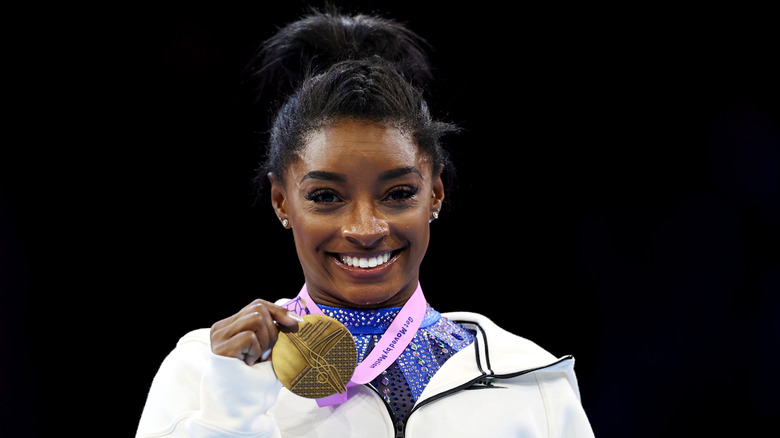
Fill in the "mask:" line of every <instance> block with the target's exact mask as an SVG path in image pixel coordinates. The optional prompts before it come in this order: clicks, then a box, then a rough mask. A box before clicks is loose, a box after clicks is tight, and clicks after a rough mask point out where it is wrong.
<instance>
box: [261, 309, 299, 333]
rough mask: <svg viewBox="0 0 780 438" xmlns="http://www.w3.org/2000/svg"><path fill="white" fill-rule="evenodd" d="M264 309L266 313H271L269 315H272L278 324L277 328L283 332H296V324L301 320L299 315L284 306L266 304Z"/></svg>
mask: <svg viewBox="0 0 780 438" xmlns="http://www.w3.org/2000/svg"><path fill="white" fill-rule="evenodd" d="M266 309H267V310H268V313H269V314H270V315H271V317H273V319H274V321H275V322H276V324H277V325H278V326H279V329H280V330H282V331H284V332H288V333H289V332H297V331H298V324H299V323H301V322H303V318H301V316H300V315H298V314H297V313H295V312H292V311H290V310H287V308H285V307H282V306H277V305H276V304H272V305H270V306H266Z"/></svg>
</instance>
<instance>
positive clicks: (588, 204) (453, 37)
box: [0, 1, 780, 438]
mask: <svg viewBox="0 0 780 438" xmlns="http://www.w3.org/2000/svg"><path fill="white" fill-rule="evenodd" d="M277 3H278V2H277ZM342 4H343V5H345V7H346V9H347V10H355V11H362V12H378V13H379V14H381V15H383V16H386V17H389V18H394V19H397V20H399V21H402V22H405V23H407V24H408V25H409V27H410V28H412V29H413V30H415V31H416V32H418V33H419V34H420V35H421V36H423V37H424V38H425V39H427V41H428V42H429V43H430V44H431V45H432V46H433V48H434V49H435V51H434V52H432V53H431V58H432V60H433V63H434V66H435V67H436V69H437V75H438V81H437V82H436V83H435V84H434V85H433V86H432V88H431V89H430V90H429V100H430V103H431V105H432V109H433V112H434V113H435V114H436V115H437V116H438V117H440V118H442V119H445V120H447V121H451V122H454V123H456V124H458V125H460V126H461V127H463V128H464V132H463V133H461V134H459V135H457V136H453V137H450V138H448V139H447V147H448V148H449V149H450V151H451V153H452V155H453V158H454V161H455V164H456V166H457V168H458V178H457V181H456V183H455V184H453V187H452V189H453V190H452V192H451V196H450V198H449V199H448V201H449V202H448V204H447V206H446V208H445V209H444V211H443V212H442V215H441V219H440V220H438V221H436V222H434V223H433V224H432V239H431V246H430V248H429V250H428V254H427V256H426V259H425V261H424V262H423V269H422V274H421V275H422V278H421V282H422V284H423V287H424V289H425V291H426V296H427V298H428V300H429V301H430V302H431V303H432V304H433V305H434V307H436V308H437V309H438V310H440V311H445V312H446V311H453V310H469V311H475V312H480V313H483V314H485V315H487V316H489V317H491V318H492V319H493V320H494V321H495V322H497V323H498V324H500V325H501V326H503V327H505V328H506V329H508V330H510V331H512V332H514V333H517V334H519V335H521V336H525V337H527V338H529V339H531V340H533V341H535V342H537V343H539V344H540V345H542V346H543V347H545V348H546V349H548V350H549V351H550V352H552V353H553V354H555V355H557V356H561V355H565V354H573V355H574V356H575V357H576V359H577V366H576V369H577V374H578V378H579V384H580V389H581V392H582V403H583V405H584V407H585V410H586V412H587V413H588V415H589V417H590V420H591V422H592V424H593V427H594V430H595V432H596V435H597V436H598V437H600V438H606V437H617V436H621V437H622V436H641V437H643V436H648V437H649V436H691V435H694V434H695V435H703V434H707V433H715V432H719V431H721V430H725V429H726V428H729V430H739V431H744V432H743V433H742V435H756V434H758V431H764V430H766V429H767V428H769V427H770V426H773V425H774V424H775V421H774V420H776V419H777V418H778V413H780V403H778V397H777V392H778V390H780V382H778V375H777V372H776V364H777V360H778V354H777V351H776V350H777V347H778V339H779V337H780V336H779V335H780V324H779V323H778V315H780V313H778V312H780V300H779V299H778V296H780V256H779V255H778V250H777V248H778V245H779V244H780V231H779V230H780V112H779V111H778V110H779V109H780V100H779V99H780V93H778V85H777V78H778V76H779V75H778V73H780V72H779V71H778V67H777V66H776V63H775V62H774V61H775V60H776V58H777V43H778V31H777V26H776V25H775V24H774V23H773V22H772V21H771V14H770V13H769V12H768V11H765V10H760V9H748V8H747V7H741V8H735V7H733V6H730V5H726V6H723V7H722V8H720V9H714V8H713V7H711V6H708V7H707V8H688V9H685V8H680V7H679V6H675V7H671V6H670V7H662V6H657V5H637V6H633V7H630V8H628V7H625V6H623V7H618V8H607V7H603V8H601V9H598V8H596V9H594V8H593V7H590V6H589V7H588V8H585V7H577V8H564V7H563V6H562V5H556V6H551V7H549V8H546V9H543V8H529V7H525V6H518V7H517V8H516V9H513V10H508V9H506V8H505V7H504V6H498V5H497V4H494V3H481V4H475V5H465V4H461V5H460V6H457V7H452V6H451V4H450V3H445V2H427V3H422V2H406V1H393V2H380V1H368V2H359V4H360V5H361V6H360V8H353V6H352V5H351V4H347V3H342ZM314 5H318V3H314ZM304 12H305V3H303V2H298V1H290V2H285V3H284V5H279V4H274V5H267V4H262V3H256V4H250V3H243V4H240V5H237V4H221V5H220V6H214V5H210V6H207V7H194V6H192V5H188V6H182V7H164V8H163V7H160V6H159V5H155V6H154V7H144V6H141V5H139V4H137V3H134V4H128V5H126V6H121V4H117V3H112V6H111V7H96V8H82V9H78V8H77V9H73V8H71V7H70V6H69V7H68V8H65V7H58V8H55V9H52V8H50V7H43V6H41V7H40V9H36V8H30V10H25V11H18V12H14V13H9V15H8V17H9V18H8V20H9V21H11V22H13V23H14V24H16V27H15V28H14V29H15V30H13V32H11V33H10V34H9V35H8V36H7V38H6V39H5V45H6V50H5V63H4V64H5V65H6V67H5V70H6V74H7V78H8V79H7V80H6V82H5V85H6V93H5V94H6V96H7V99H6V100H5V106H6V110H7V116H6V123H7V128H10V129H8V130H7V132H8V135H7V136H6V139H5V140H4V142H3V143H4V144H3V145H2V146H0V150H2V155H1V156H0V172H1V173H0V183H1V184H0V318H1V319H0V348H1V349H0V366H2V368H0V373H2V374H0V400H1V401H2V403H3V404H4V405H5V406H4V407H3V408H2V412H3V413H2V418H1V419H0V420H2V423H0V424H2V426H0V431H3V430H8V431H9V432H14V431H15V432H16V434H9V435H8V436H36V433H40V434H43V432H45V431H46V432H50V431H57V432H68V433H69V434H71V433H75V435H77V436H81V435H84V436H92V435H95V436H106V435H111V436H132V435H134V433H135V427H136V425H137V421H138V417H139V416H140V413H141V410H142V408H143V404H144V402H145V397H146V391H147V389H148V387H149V385H150V384H151V380H152V378H153V376H154V374H155V372H156V370H157V367H158V366H159V364H160V362H161V361H162V360H163V358H164V357H165V355H166V354H167V353H168V352H169V351H170V349H171V348H173V346H174V345H175V343H176V341H177V339H178V338H179V337H180V336H181V335H183V334H184V333H186V332H187V331H189V330H191V329H195V328H200V327H208V326H210V325H211V324H212V323H213V322H215V321H217V320H219V319H222V318H224V317H226V316H228V315H230V314H232V313H235V312H236V311H237V310H238V309H240V308H241V307H243V306H244V305H245V304H246V303H248V302H249V301H251V300H252V299H254V298H257V297H261V298H266V299H277V298H280V297H291V296H294V295H295V294H296V293H297V292H298V289H299V288H300V286H301V284H302V282H303V277H302V274H301V271H300V267H299V265H298V263H297V257H296V255H295V251H294V247H293V243H292V239H291V236H290V233H289V232H288V231H286V230H284V229H282V227H281V226H280V225H279V224H278V221H277V219H276V217H275V215H274V214H273V212H272V211H271V208H270V201H269V200H268V198H267V197H265V198H261V200H260V201H259V203H258V204H257V205H254V204H253V193H252V187H251V184H250V182H249V180H250V178H251V177H252V176H253V175H254V168H255V166H256V164H257V162H258V158H259V156H260V154H261V151H262V144H263V141H264V138H265V137H264V130H265V129H266V127H267V124H266V122H267V120H268V118H269V116H270V115H269V112H268V105H267V102H265V103H263V102H261V104H259V105H255V104H252V101H251V96H250V94H249V90H248V89H247V87H245V86H242V85H241V83H240V79H241V78H240V72H241V69H242V68H243V67H244V65H245V64H246V63H247V62H248V60H249V59H250V58H251V55H252V53H253V51H254V50H255V48H256V47H257V46H258V44H259V43H260V41H262V40H263V39H265V38H267V37H269V36H270V35H272V34H273V33H274V31H275V29H276V28H277V27H278V26H282V25H284V24H286V23H288V22H290V21H293V20H294V19H296V18H297V17H299V16H300V15H301V14H302V13H304ZM82 397H83V398H82ZM770 430H771V429H770ZM22 431H24V432H22ZM3 436H5V434H3Z"/></svg>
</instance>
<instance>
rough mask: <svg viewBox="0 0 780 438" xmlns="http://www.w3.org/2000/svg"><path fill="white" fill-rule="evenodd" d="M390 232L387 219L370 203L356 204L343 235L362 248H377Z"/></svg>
mask: <svg viewBox="0 0 780 438" xmlns="http://www.w3.org/2000/svg"><path fill="white" fill-rule="evenodd" d="M389 234H390V226H389V225H388V223H387V221H386V220H385V219H384V218H382V217H380V216H379V215H378V214H377V211H376V209H375V208H374V206H373V205H371V204H370V203H360V204H356V205H355V206H354V208H353V209H352V210H351V212H350V214H349V218H348V219H347V222H346V224H344V226H343V227H342V229H341V235H342V236H343V237H344V238H345V239H347V240H348V241H349V242H350V243H352V244H353V245H357V246H359V247H361V248H365V249H371V248H375V247H377V246H378V245H379V243H380V242H382V239H384V238H385V237H386V236H387V235H389Z"/></svg>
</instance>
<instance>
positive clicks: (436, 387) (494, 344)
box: [417, 312, 573, 405]
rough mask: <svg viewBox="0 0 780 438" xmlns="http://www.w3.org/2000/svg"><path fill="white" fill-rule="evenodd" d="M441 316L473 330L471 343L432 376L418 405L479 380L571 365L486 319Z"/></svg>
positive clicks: (467, 315)
mask: <svg viewBox="0 0 780 438" xmlns="http://www.w3.org/2000/svg"><path fill="white" fill-rule="evenodd" d="M442 316H444V317H446V318H448V319H450V320H452V321H455V322H458V323H460V324H461V325H463V326H464V327H465V328H467V329H470V330H474V331H475V332H476V338H475V340H474V342H473V343H472V344H471V345H469V346H468V347H466V348H464V349H463V350H461V351H460V352H458V353H456V354H455V355H453V356H452V357H451V358H450V359H449V360H447V362H445V363H444V365H443V366H442V367H441V369H439V371H438V372H437V373H436V374H435V375H434V376H433V378H432V379H431V381H430V382H428V385H427V387H426V388H425V390H424V391H423V393H422V395H421V396H420V398H419V399H418V400H417V404H418V405H420V404H421V403H424V400H425V399H427V398H431V397H434V396H439V395H441V394H442V393H449V392H455V391H457V390H460V389H463V388H465V387H468V386H471V385H472V384H474V383H475V382H477V381H479V380H481V379H486V378H487V379H490V378H499V377H501V378H506V377H514V376H517V375H521V374H524V373H527V372H532V371H535V370H540V369H543V368H547V367H549V366H552V365H555V364H558V363H561V362H564V361H573V358H572V357H571V356H564V357H562V358H560V359H559V358H556V357H555V356H553V355H552V354H550V353H549V352H547V351H546V350H544V349H543V348H542V347H540V346H538V345H537V344H535V343H534V342H532V341H530V340H528V339H525V338H523V337H520V336H517V335H515V334H513V333H510V332H508V331H506V330H504V329H502V328H501V327H499V326H498V325H496V324H495V323H494V322H493V321H491V320H490V319H489V318H487V317H485V316H483V315H480V314H478V313H472V312H450V313H443V314H442Z"/></svg>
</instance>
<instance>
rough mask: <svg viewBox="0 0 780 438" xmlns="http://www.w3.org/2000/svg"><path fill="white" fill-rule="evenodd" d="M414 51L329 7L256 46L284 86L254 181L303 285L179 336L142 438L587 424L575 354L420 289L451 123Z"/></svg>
mask: <svg viewBox="0 0 780 438" xmlns="http://www.w3.org/2000/svg"><path fill="white" fill-rule="evenodd" d="M421 47H422V40H421V39H419V38H418V37H417V36H416V35H415V34H414V33H412V32H411V31H409V30H408V29H406V28H405V27H404V26H402V25H400V24H399V23H396V22H394V21H391V20H388V19H384V18H380V17H374V16H366V15H355V16H347V15H341V14H340V13H339V12H338V11H335V10H329V11H326V12H314V13H312V14H311V15H309V16H306V17H304V18H302V19H301V20H299V21H297V22H294V23H292V24H290V25H288V26H286V27H284V28H282V29H281V30H280V31H279V32H278V34H277V35H276V36H274V37H272V38H271V39H270V40H268V41H267V42H266V43H265V44H264V45H263V46H262V48H261V50H260V51H259V53H258V57H257V64H253V65H255V66H256V68H255V70H253V71H254V72H255V73H256V74H257V76H258V77H259V78H260V79H261V83H262V84H263V85H264V86H270V85H271V84H272V82H273V81H275V80H279V83H282V84H290V83H291V84H293V85H294V90H293V91H292V93H291V94H289V97H288V98H287V99H286V100H285V101H284V102H283V104H282V105H281V107H280V108H279V109H278V112H277V117H276V119H275V121H274V124H273V127H272V129H271V135H270V139H269V144H268V152H267V154H266V157H267V160H266V161H265V162H264V163H263V164H262V166H260V171H259V174H258V180H257V181H258V183H264V182H266V181H268V182H270V184H271V190H270V198H271V199H270V201H271V205H272V207H273V209H274V211H275V212H276V215H277V217H278V218H279V221H280V222H281V224H282V226H283V227H284V228H286V229H290V230H292V238H293V240H294V242H295V248H296V251H297V254H298V259H299V261H300V265H301V268H302V270H303V273H304V277H305V284H304V285H303V286H302V287H301V286H300V285H297V287H300V288H301V289H300V293H299V294H298V296H297V297H294V298H292V299H285V300H279V301H277V302H275V303H274V302H269V301H267V300H263V299H258V300H255V301H254V302H252V303H250V304H248V305H246V306H245V307H244V308H242V309H241V310H239V311H238V312H237V313H235V314H234V315H232V316H229V317H227V318H225V319H223V320H221V321H218V322H216V323H215V324H214V325H213V326H212V327H211V329H200V330H195V331H192V332H190V333H188V334H186V335H185V336H184V337H183V338H182V339H181V340H180V342H179V343H178V345H177V347H176V348H175V349H174V350H173V351H172V352H171V353H170V355H169V356H168V357H167V358H166V359H165V361H164V362H163V364H162V365H161V367H160V369H159V371H158V374H157V375H156V377H155V379H154V381H153V383H152V387H151V389H150V392H149V394H148V399H147V403H146V406H145V408H144V411H143V414H142V417H141V419H140V424H139V427H138V433H137V436H139V437H151V436H156V437H159V436H197V437H207V436H214V437H216V436H257V437H281V436H306V437H368V436H371V437H375V436H390V437H392V436H408V437H438V436H442V437H453V436H502V437H503V436H524V437H525V436H534V437H536V436H540V437H541V436H545V437H546V436H556V437H563V436H566V437H592V436H593V432H592V431H591V427H590V424H589V422H588V418H587V416H586V415H585V412H584V410H583V408H582V405H581V403H580V399H579V389H578V387H577V381H576V376H575V374H574V368H573V367H574V360H573V358H572V357H571V356H564V357H561V358H556V357H554V356H553V355H551V354H550V353H548V352H547V351H545V350H544V349H542V348H541V347H539V346H537V345H536V344H534V343H533V342H531V341H529V340H527V339H524V338H521V337H519V336H516V335H514V334H512V333H509V332H507V331H505V330H503V329H501V328H500V327H498V326H496V325H495V324H494V323H493V322H492V321H491V320H490V319H488V318H487V317H485V316H482V315H479V314H476V313H469V312H454V313H447V314H441V313H439V312H437V311H436V310H435V309H434V308H433V307H432V306H431V305H430V304H429V303H428V301H427V300H426V298H425V296H424V295H423V291H422V286H421V284H420V266H421V263H422V260H423V258H424V257H425V253H426V251H427V249H428V244H429V240H430V226H431V222H432V221H433V220H434V219H437V218H438V217H439V212H440V210H441V207H442V203H443V201H444V198H445V185H444V183H443V181H442V175H443V173H444V172H445V171H446V170H447V169H448V168H449V166H450V163H449V160H448V156H447V153H446V152H445V151H444V149H443V147H442V145H441V139H442V137H443V136H444V135H446V134H449V133H454V132H456V131H457V127H455V126H454V125H452V124H449V123H445V122H441V121H436V120H434V119H433V118H432V117H431V115H430V113H429V111H428V106H427V104H426V102H425V100H424V99H423V97H422V96H423V92H422V87H423V85H424V83H425V80H426V79H427V78H428V77H429V76H430V68H429V66H428V64H427V61H426V58H425V56H424V53H423V51H422V49H421ZM283 94H284V93H283ZM464 279H465V278H464ZM346 334H349V335H351V339H350V337H349V336H347V339H350V341H349V342H346V343H345V342H341V340H342V339H343V337H344V336H345V335H346ZM277 341H280V342H278V343H277ZM337 341H338V342H337ZM352 341H354V348H352V347H353V345H352V344H353V343H352ZM345 344H346V345H345ZM337 345H338V347H337ZM488 347H489V348H488ZM345 358H346V359H345ZM342 375H344V376H349V375H351V378H350V379H349V381H346V382H345V381H344V379H342V378H341V376H342ZM280 376H283V378H282V380H283V382H284V386H282V383H281V382H280ZM471 389H482V390H480V391H472V390H471Z"/></svg>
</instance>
